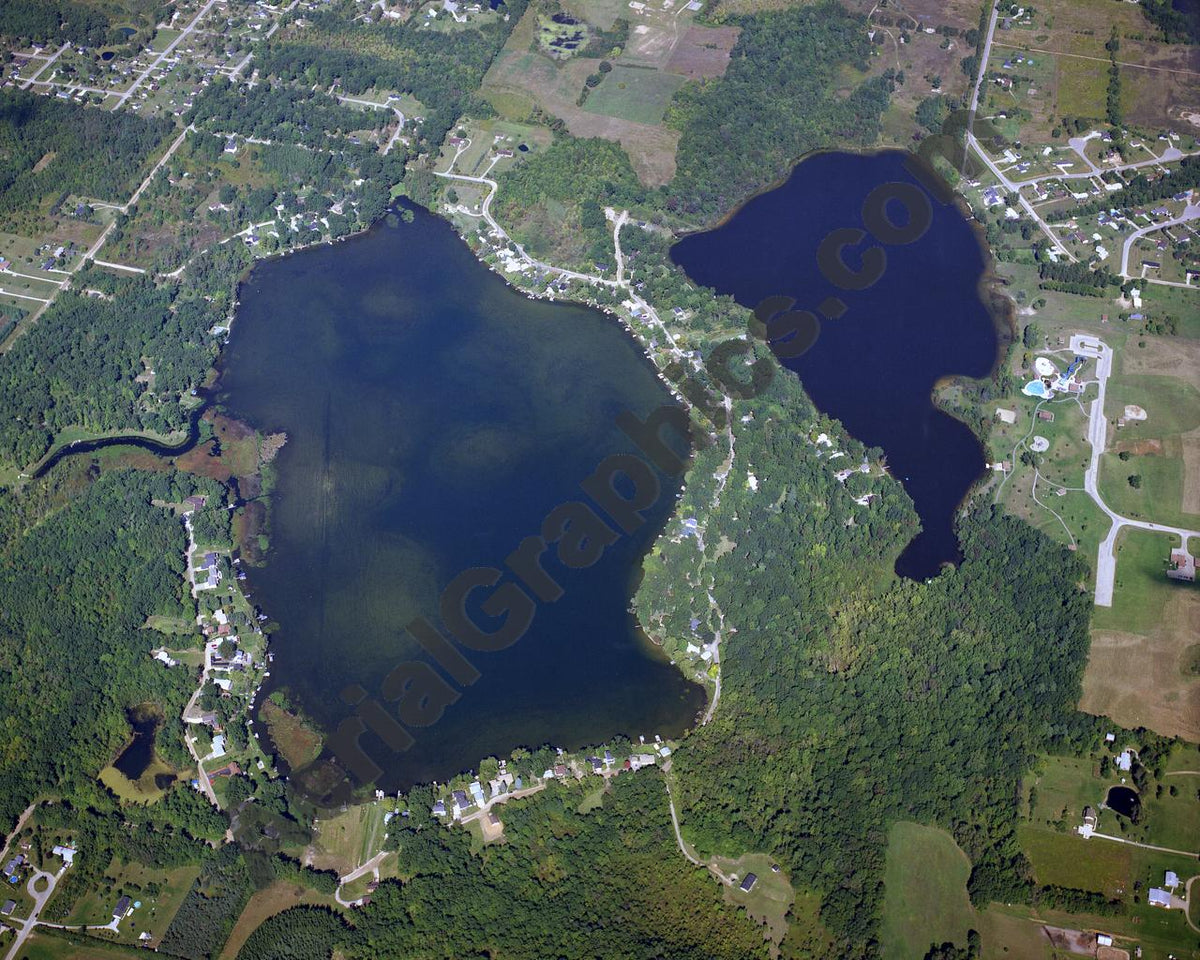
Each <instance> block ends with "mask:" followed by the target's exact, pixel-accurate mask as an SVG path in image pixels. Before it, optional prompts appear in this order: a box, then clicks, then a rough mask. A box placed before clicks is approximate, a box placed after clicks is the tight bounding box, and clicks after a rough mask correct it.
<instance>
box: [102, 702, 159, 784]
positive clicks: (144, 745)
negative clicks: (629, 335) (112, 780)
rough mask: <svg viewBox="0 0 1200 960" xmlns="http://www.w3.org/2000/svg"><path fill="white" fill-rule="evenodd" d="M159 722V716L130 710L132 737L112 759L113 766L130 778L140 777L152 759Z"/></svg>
mask: <svg viewBox="0 0 1200 960" xmlns="http://www.w3.org/2000/svg"><path fill="white" fill-rule="evenodd" d="M159 722H160V720H159V718H158V717H157V716H154V715H153V714H151V713H144V712H136V711H131V712H130V715H129V725H130V726H131V727H132V728H133V739H132V740H130V741H129V743H128V744H127V745H126V747H125V749H124V750H122V751H121V755H120V756H119V757H117V759H116V760H114V761H113V766H114V767H115V768H116V769H117V770H119V771H120V772H121V773H123V774H124V775H125V776H126V777H128V778H129V779H130V780H137V779H138V778H139V777H141V776H142V774H144V773H145V772H146V768H147V767H149V766H150V762H151V761H152V760H153V759H154V738H155V735H156V734H157V732H158V725H159Z"/></svg>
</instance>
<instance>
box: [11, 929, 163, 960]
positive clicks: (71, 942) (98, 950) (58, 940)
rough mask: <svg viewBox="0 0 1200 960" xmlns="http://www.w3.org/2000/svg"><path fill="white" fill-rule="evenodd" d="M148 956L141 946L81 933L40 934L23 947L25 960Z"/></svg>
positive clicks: (34, 935) (73, 959)
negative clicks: (126, 944) (108, 940)
mask: <svg viewBox="0 0 1200 960" xmlns="http://www.w3.org/2000/svg"><path fill="white" fill-rule="evenodd" d="M145 956H146V952H145V951H144V950H141V949H139V948H137V947H127V946H122V945H120V944H116V943H108V942H105V941H104V940H100V939H98V938H96V937H88V936H84V935H82V934H78V933H69V934H63V935H61V936H59V935H54V934H51V933H49V932H45V933H43V932H40V931H39V932H37V933H34V934H33V935H32V936H31V937H30V938H29V939H28V940H26V941H25V944H24V946H23V947H22V948H21V957H22V960H113V958H114V957H116V958H123V957H125V958H134V957H136V958H142V960H144V958H145Z"/></svg>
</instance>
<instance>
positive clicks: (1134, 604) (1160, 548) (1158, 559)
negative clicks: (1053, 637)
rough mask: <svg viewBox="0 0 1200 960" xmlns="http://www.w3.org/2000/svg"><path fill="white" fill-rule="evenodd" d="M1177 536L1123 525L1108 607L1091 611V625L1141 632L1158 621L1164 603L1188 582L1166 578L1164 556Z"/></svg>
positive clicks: (1168, 553)
mask: <svg viewBox="0 0 1200 960" xmlns="http://www.w3.org/2000/svg"><path fill="white" fill-rule="evenodd" d="M1178 545H1179V538H1178V537H1173V536H1171V535H1170V534H1166V533H1156V532H1154V531H1152V530H1139V529H1137V528H1134V527H1126V528H1125V529H1124V530H1122V531H1121V533H1120V535H1119V536H1118V537H1117V549H1116V554H1117V576H1116V582H1115V590H1114V593H1113V604H1112V606H1111V607H1096V608H1094V609H1093V611H1092V627H1093V628H1095V629H1099V630H1124V631H1128V632H1130V633H1137V634H1141V635H1143V636H1145V635H1148V634H1149V633H1150V631H1152V630H1153V629H1154V628H1155V626H1156V625H1157V623H1158V621H1159V618H1160V617H1161V615H1162V611H1163V608H1164V606H1165V605H1166V604H1167V603H1168V602H1169V601H1170V600H1172V599H1174V595H1175V594H1176V593H1177V592H1178V591H1181V590H1194V589H1196V587H1195V586H1194V585H1191V584H1185V583H1176V582H1174V581H1172V580H1168V579H1167V573H1166V570H1167V558H1168V556H1169V555H1170V550H1171V548H1172V546H1178Z"/></svg>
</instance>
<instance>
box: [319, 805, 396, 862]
mask: <svg viewBox="0 0 1200 960" xmlns="http://www.w3.org/2000/svg"><path fill="white" fill-rule="evenodd" d="M388 809H390V807H389V808H388ZM385 812H386V811H385V805H384V804H383V803H361V804H355V805H354V806H351V807H347V808H346V809H345V810H343V811H341V812H340V813H338V814H337V815H336V816H334V817H332V818H330V819H327V820H320V821H317V823H316V829H315V833H316V839H315V841H314V843H313V848H314V849H313V858H312V865H313V866H314V867H315V868H316V869H318V870H336V871H337V872H338V873H339V874H346V873H349V872H350V871H351V870H353V869H355V868H356V867H358V866H360V865H361V864H363V863H365V862H366V861H367V860H370V859H371V857H373V856H374V855H375V854H376V853H378V852H379V849H380V847H381V846H382V845H383V834H384V826H383V815H384V813H385Z"/></svg>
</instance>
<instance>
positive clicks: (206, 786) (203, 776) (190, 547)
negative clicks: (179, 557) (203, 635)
mask: <svg viewBox="0 0 1200 960" xmlns="http://www.w3.org/2000/svg"><path fill="white" fill-rule="evenodd" d="M183 528H184V530H186V531H187V552H186V553H185V554H184V563H185V564H186V565H187V575H188V580H189V581H191V585H192V596H193V597H195V596H197V592H196V571H195V568H193V566H192V554H194V553H195V552H196V538H195V536H194V535H193V533H192V518H191V516H190V515H189V514H186V513H185V514H184V515H183ZM211 674H212V651H211V649H210V648H209V645H208V641H207V640H205V641H204V665H203V666H202V667H201V668H200V683H199V684H197V686H196V689H195V690H194V691H193V692H192V695H191V697H190V698H188V702H187V705H186V706H185V707H184V708H183V714H182V717H183V724H184V732H183V742H184V745H185V746H187V749H188V753H190V754H191V755H192V759H193V760H195V761H196V779H197V780H199V781H200V789H201V790H202V791H203V792H204V795H205V796H206V797H208V802H209V803H211V804H212V805H213V806H214V807H216V808H217V809H218V810H220V809H221V804H220V803H218V802H217V795H216V793H215V792H214V791H213V788H212V781H211V780H209V779H208V774H207V773H206V772H205V770H204V762H203V759H202V758H201V756H200V753H199V751H197V750H196V738H195V737H193V736H192V734H191V732H190V731H189V730H188V729H187V727H188V726H189V723H188V718H189V717H193V716H198V715H199V712H198V711H197V710H196V701H197V700H199V699H200V694H201V693H202V692H203V690H204V685H205V684H206V683H208V678H209V676H210V675H211Z"/></svg>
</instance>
